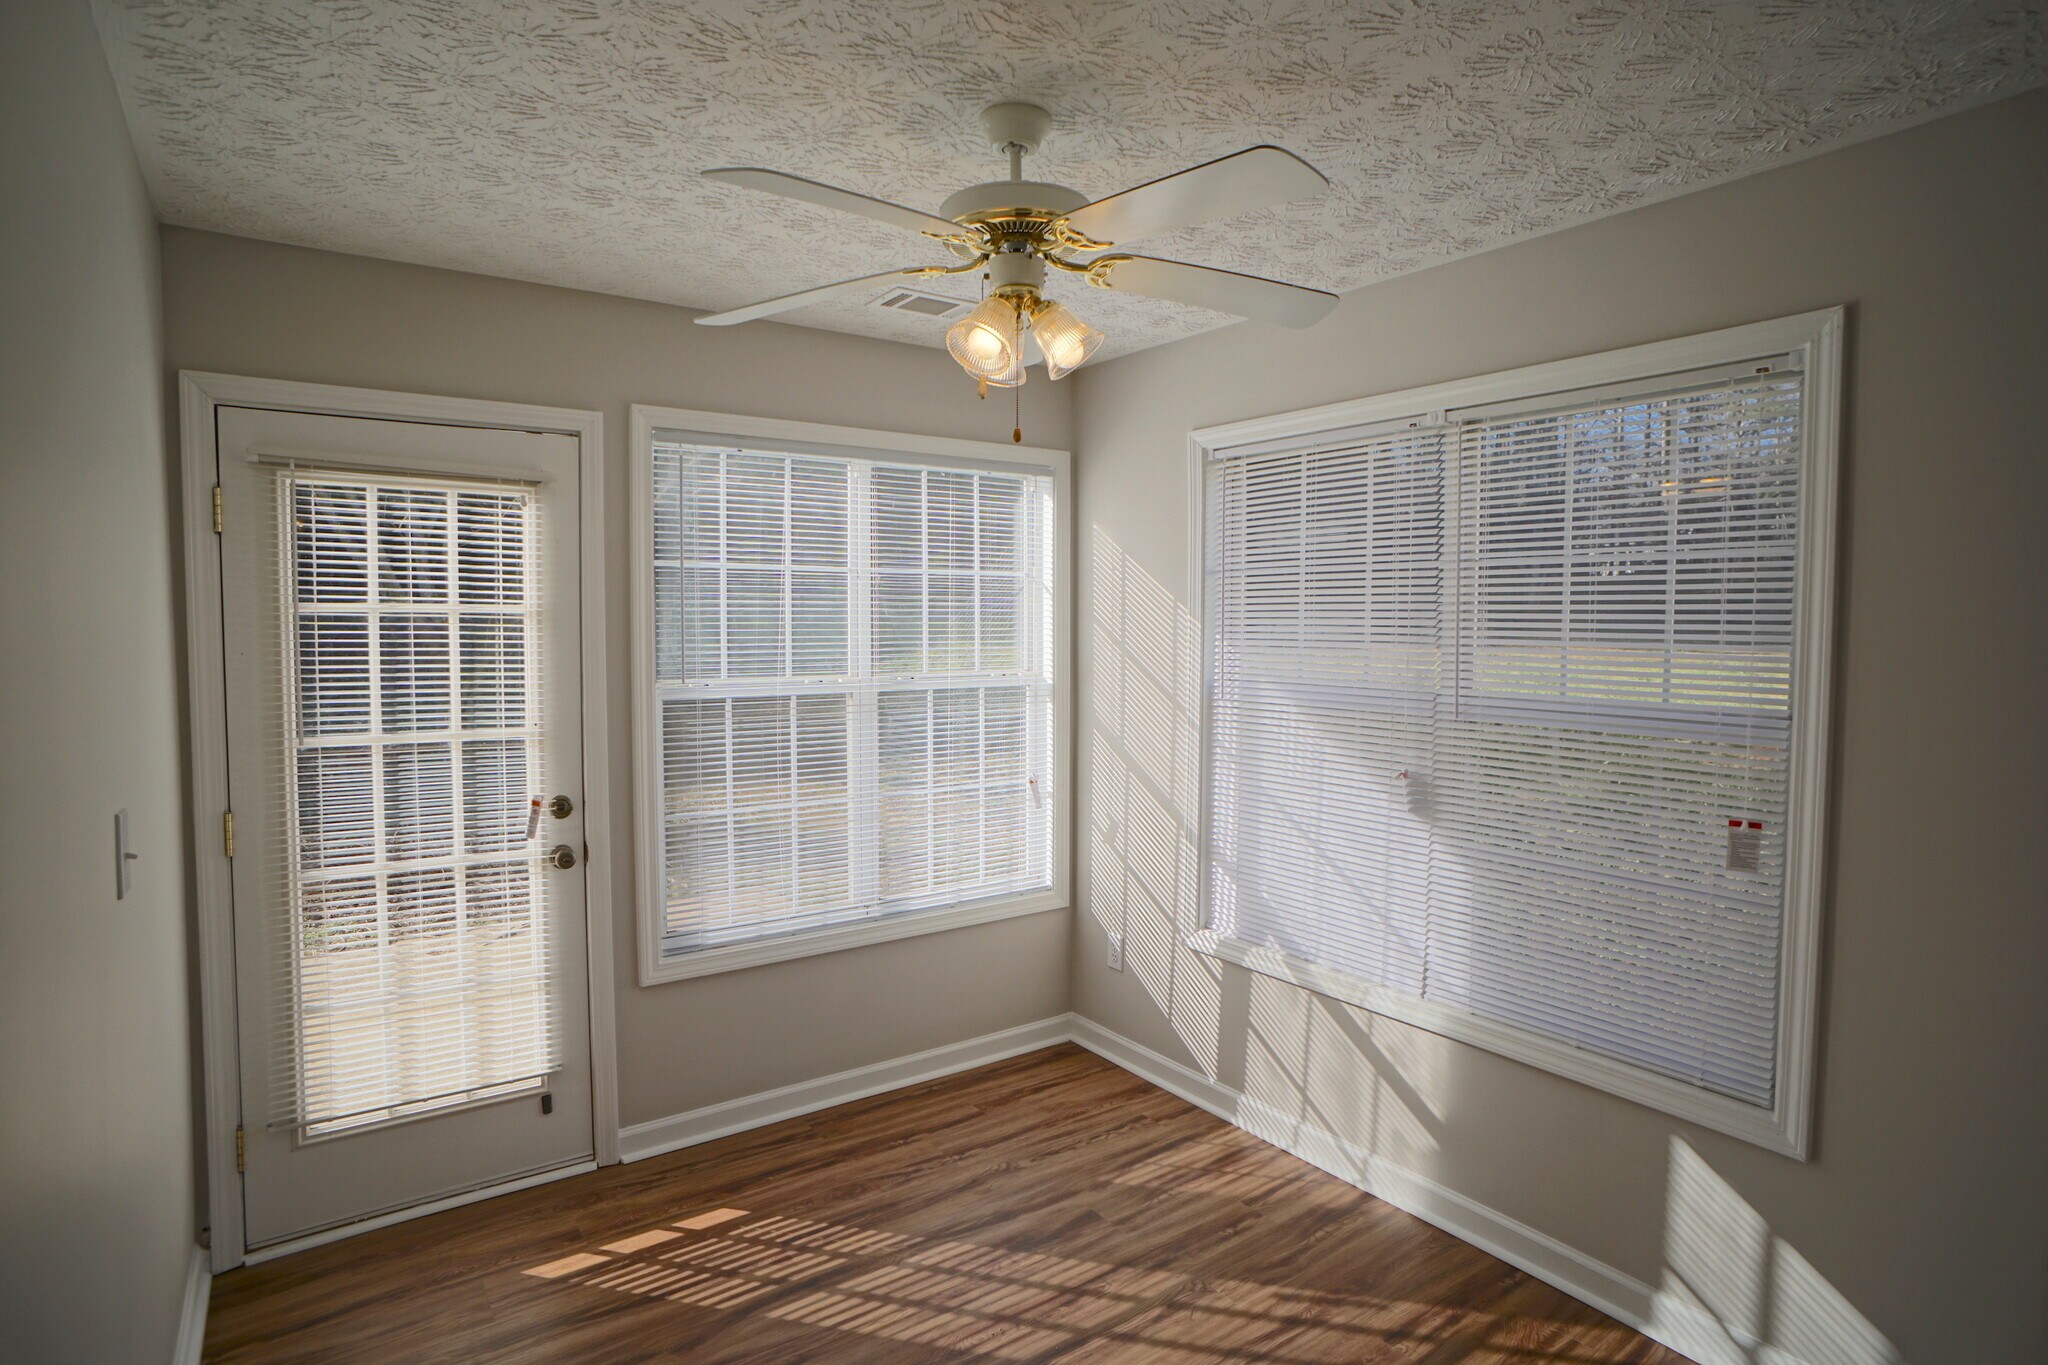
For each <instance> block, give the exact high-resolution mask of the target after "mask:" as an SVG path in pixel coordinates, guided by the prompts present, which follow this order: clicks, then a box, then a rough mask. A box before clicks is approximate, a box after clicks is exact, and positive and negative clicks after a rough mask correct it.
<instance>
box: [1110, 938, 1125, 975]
mask: <svg viewBox="0 0 2048 1365" xmlns="http://www.w3.org/2000/svg"><path fill="white" fill-rule="evenodd" d="M1109 969H1110V970H1111V971H1113V972H1120V971H1122V970H1123V969H1124V936H1123V935H1122V934H1111V935H1110V936H1109Z"/></svg>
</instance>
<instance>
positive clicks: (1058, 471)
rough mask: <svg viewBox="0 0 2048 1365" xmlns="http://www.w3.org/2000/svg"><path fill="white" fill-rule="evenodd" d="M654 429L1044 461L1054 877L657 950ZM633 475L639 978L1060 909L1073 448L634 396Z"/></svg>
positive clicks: (1064, 893) (712, 437) (734, 439)
mask: <svg viewBox="0 0 2048 1365" xmlns="http://www.w3.org/2000/svg"><path fill="white" fill-rule="evenodd" d="M657 431H674V432H683V433H686V434H688V435H690V436H692V437H700V438H703V439H705V440H708V441H718V442H723V443H726V444H731V445H742V446H743V445H747V444H750V443H766V444H770V445H772V444H773V443H775V442H794V443H798V444H801V445H804V446H809V447H813V448H815V447H819V446H828V447H836V448H839V449H842V450H846V451H848V452H849V453H854V454H858V455H861V456H864V457H870V458H874V459H878V460H887V459H890V458H892V457H894V458H901V457H903V456H911V457H919V456H923V457H931V458H935V459H938V460H957V461H961V462H963V463H966V464H978V465H989V464H998V465H1007V466H1010V467H1013V468H1014V467H1017V466H1020V465H1029V466H1033V467H1036V468H1038V469H1042V470H1044V471H1045V472H1046V473H1048V474H1050V475H1051V476H1052V480H1053V564H1052V572H1053V582H1052V602H1053V631H1052V635H1053V660H1052V667H1053V672H1052V677H1053V745H1052V750H1053V782H1052V788H1053V791H1052V811H1051V819H1050V826H1051V831H1052V886H1051V889H1050V890H1046V891H1037V892H1026V893H1023V894H1020V895H1010V896H993V897H986V898H982V899H978V900H969V901H964V902H962V903H960V904H957V905H947V906H938V907H936V908H933V909H927V910H918V911H911V912H907V913H903V914H896V915H885V916H882V917H880V918H877V919H873V920H863V921H861V922H860V923H858V924H847V925H834V926H831V927H828V928H824V929H816V930H812V931H810V932H807V933H799V934H788V935H784V936H781V937H778V938H766V939H758V940H755V941H753V942H749V943H735V944H730V945H728V946H725V947H720V948H704V949H699V950H697V951H695V952H691V953H684V954H677V955H674V956H665V955H664V954H663V953H662V950H661V940H662V928H663V914H662V907H663V906H664V904H665V901H666V898H665V896H664V893H663V875H662V873H663V869H662V860H661V850H662V830H661V764H660V761H659V757H658V755H659V753H660V744H659V737H658V736H659V732H658V727H657V724H656V708H655V687H654V498H653V487H654V435H655V433H656V432H657ZM629 439H630V441H631V450H630V460H631V470H632V486H631V493H630V498H629V503H630V511H631V515H632V522H633V524H632V543H631V549H630V551H629V553H630V554H631V555H632V561H633V563H632V570H633V598H632V603H633V622H632V631H631V634H632V645H633V777H634V799H635V807H636V809H635V811H634V831H635V834H636V836H637V838H638V840H639V848H638V860H637V866H638V870H639V878H638V882H639V887H638V889H639V897H638V900H639V911H640V913H639V916H638V919H639V940H640V984H641V985H643V986H652V985H657V984H659V983H661V982H664V981H684V980H688V979H689V978H691V977H698V976H708V975H711V974H713V973H715V972H729V971H736V970H738V969H740V968H743V967H759V966H762V965H764V964H767V963H770V962H787V961H790V960H791V959H794V958H801V957H812V956H815V955H816V954H819V953H836V952H840V951H842V950H844V949H847V948H858V947H861V946H863V945H865V944H869V943H886V942H889V941H890V940H893V939H901V938H909V937H911V936H913V935H917V934H934V933H939V932H941V931H943V930H947V929H962V928H966V927H967V926H969V925H973V924H989V923H993V922H994V921H996V920H1002V919H1012V918H1015V917H1016V916H1019V915H1037V914H1043V913H1045V912H1047V911H1051V910H1065V909H1066V908H1067V907H1068V905H1069V903H1070V891H1069V887H1070V881H1069V878H1070V875H1071V872H1070V866H1071V864H1070V844H1071V839H1070V834H1071V831H1070V828H1069V820H1068V811H1069V810H1070V809H1071V807H1070V806H1069V804H1068V796H1067V793H1068V783H1069V782H1070V780H1071V777H1072V774H1071V772H1070V769H1071V767H1072V762H1071V755H1072V753H1073V745H1072V743H1071V738H1070V732H1069V728H1068V727H1069V725H1070V724H1071V720H1070V713H1071V708H1072V701H1071V697H1072V688H1071V686H1070V685H1069V681H1068V679H1069V676H1070V675H1069V673H1068V669H1069V668H1070V667H1071V658H1072V639H1071V635H1072V632H1071V628H1070V624H1069V621H1070V613H1071V610H1072V602H1071V598H1072V595H1073V576H1072V559H1073V527H1072V519H1071V516H1070V513H1069V511H1068V508H1069V506H1070V503H1069V483H1070V478H1071V464H1072V460H1071V457H1070V456H1069V454H1068V452H1066V451H1064V450H1050V449H1046V448H1044V447H1040V446H1026V445H1002V444H998V443H996V442H993V441H965V440H957V439H953V438H950V437H942V436H913V435H909V434H907V433H903V432H893V431H872V430H867V429H865V428H860V427H842V426H833V425H830V424H826V423H819V422H793V421H785V420H782V419H779V418H770V417H745V416H739V415H736V414H733V413H722V412H701V411H696V410H693V409H688V408H665V407H655V406H651V405H647V404H641V403H635V404H634V405H633V407H632V422H631V432H630V437H629Z"/></svg>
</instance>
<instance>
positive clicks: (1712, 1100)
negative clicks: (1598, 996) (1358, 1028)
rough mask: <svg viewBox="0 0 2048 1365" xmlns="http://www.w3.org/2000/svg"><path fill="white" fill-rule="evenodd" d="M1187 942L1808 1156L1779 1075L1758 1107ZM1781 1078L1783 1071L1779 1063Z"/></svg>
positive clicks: (1317, 972) (1388, 993) (1233, 950)
mask: <svg viewBox="0 0 2048 1365" xmlns="http://www.w3.org/2000/svg"><path fill="white" fill-rule="evenodd" d="M1187 942H1188V946H1189V947H1191V948H1193V949H1194V950H1195V951H1196V952H1198V953H1202V954H1205V955H1206V956H1209V957H1213V958H1216V959H1218V960H1219V961H1223V962H1232V963H1236V964H1237V965H1238V966H1240V967H1243V968H1245V969H1246V970H1248V971H1254V972H1257V973H1259V974H1260V975H1262V976H1270V977H1272V978H1274V979H1275V980H1278V981H1286V982H1289V983H1291V984H1293V985H1296V986H1299V987H1301V988H1302V989H1303V990H1308V991H1313V992H1315V993H1316V994H1317V995H1323V996H1328V997H1330V998H1331V999H1333V1000H1341V1001H1343V1002H1344V1003H1346V1004H1350V1005H1357V1006H1359V1007H1360V1008H1362V1009H1368V1010H1371V1011H1372V1012H1373V1013H1374V1014H1383V1015H1385V1016H1387V1017H1388V1018H1390V1019H1398V1020H1400V1021H1402V1022H1403V1023H1408V1024H1413V1025H1415V1027H1417V1028H1420V1029H1427V1030H1428V1031H1429V1032H1431V1033H1436V1034H1441V1035H1442V1036H1443V1037H1446V1038H1453V1039H1456V1040H1457V1041H1459V1042H1461V1043H1470V1044H1472V1045H1473V1046H1474V1047H1481V1048H1485V1049H1486V1050H1487V1051H1489V1052H1495V1053H1498V1054H1500V1055H1501V1056H1503V1057H1508V1058H1512V1059H1513V1060H1515V1061H1518V1062H1522V1063H1525V1064H1527V1065H1529V1066H1533V1067H1536V1068H1538V1069H1540V1070H1543V1071H1548V1072H1550V1073H1551V1074H1553V1075H1557V1076H1562V1077H1564V1078H1565V1079H1566V1080H1572V1081H1577V1082H1579V1083H1580V1084H1582V1085H1590V1086H1592V1087H1593V1088H1594V1089H1596V1090H1605V1091H1606V1092H1607V1093H1609V1094H1610V1095H1619V1096H1621V1097H1622V1098H1623V1099H1626V1100H1634V1101H1635V1102H1636V1103H1637V1104H1642V1105H1647V1106H1648V1107H1650V1108H1652V1109H1657V1110H1661V1111H1662V1112H1664V1113H1666V1114H1671V1115H1674V1116H1676V1117H1678V1118H1681V1119H1689V1120H1691V1121H1692V1122H1694V1123H1697V1124H1699V1125H1700V1126H1701V1127H1703V1128H1711V1129H1713V1130H1714V1131H1716V1132H1720V1133H1726V1134H1728V1135H1729V1136H1731V1137H1738V1138H1742V1139H1743V1140H1745V1141H1747V1142H1753V1143H1755V1144H1757V1145H1758V1146H1759V1147H1767V1148H1769V1149H1770V1150H1771V1151H1774V1152H1782V1153H1784V1154H1785V1155H1786V1156H1791V1157H1797V1158H1798V1159H1799V1160H1801V1161H1804V1160H1805V1159H1806V1152H1805V1149H1804V1145H1803V1143H1802V1142H1801V1141H1800V1140H1799V1137H1798V1136H1797V1132H1798V1125H1797V1119H1796V1116H1795V1115H1794V1114H1793V1113H1792V1112H1791V1111H1790V1110H1789V1108H1788V1105H1787V1100H1786V1095H1785V1091H1786V1089H1787V1087H1786V1085H1785V1083H1784V1081H1783V1080H1782V1079H1781V1080H1780V1082H1779V1087H1778V1089H1779V1096H1778V1103H1777V1107H1776V1108H1775V1109H1762V1108H1759V1107H1757V1106H1756V1105H1753V1104H1749V1103H1747V1102H1745V1101H1743V1100H1738V1099H1735V1098H1734V1097H1732V1096H1729V1095H1721V1094H1716V1093H1715V1092H1714V1091H1711V1090H1703V1089H1701V1088H1700V1087H1698V1086H1695V1085H1688V1084H1686V1083H1685V1082H1684V1081H1680V1080H1674V1079H1672V1078H1671V1077H1669V1076H1664V1075H1660V1074H1658V1073H1657V1072H1654V1071H1649V1070H1646V1069H1645V1068H1643V1067H1639V1066H1632V1065H1630V1064H1629V1063H1627V1062H1621V1061H1616V1060H1614V1059H1613V1058H1611V1057H1603V1056H1600V1055H1599V1054H1597V1053H1593V1052H1587V1051H1584V1050H1582V1049H1580V1048H1576V1047H1573V1046H1571V1045H1570V1044H1569V1043H1562V1042H1558V1041H1557V1040H1555V1039H1551V1038H1545V1037H1543V1036H1542V1035H1541V1034H1536V1033H1531V1032H1528V1031H1527V1030H1525V1029H1519V1028H1516V1027H1514V1026H1513V1025H1510V1024H1503V1023H1499V1022H1496V1021H1495V1020H1491V1019H1487V1018H1484V1017H1482V1016H1480V1015H1477V1014H1473V1013H1471V1012H1470V1011H1469V1010H1463V1009H1458V1008H1455V1007H1453V1006H1449V1005H1440V1004H1438V1003H1436V1002H1435V1001H1432V1000H1422V999H1418V998H1417V997H1415V996H1412V995H1408V994H1406V993H1404V992H1401V991H1396V990H1391V989H1389V988H1387V987H1385V986H1377V985H1374V984H1372V983H1371V982H1367V981H1361V980H1359V979H1357V978H1356V977H1352V976H1348V975H1346V974H1345V973H1343V972H1338V971H1333V970H1331V969H1330V968H1328V967H1320V966H1317V965H1316V964H1315V963H1313V962H1307V961H1304V960H1303V959H1301V958H1298V957H1293V956H1290V955H1289V954H1287V953H1283V952H1281V951H1279V950H1278V949H1276V948H1264V947H1259V946H1257V945H1255V944H1250V943H1245V942H1242V941H1240V940H1238V939H1234V938H1227V937H1225V936H1224V935H1222V934H1219V933H1217V932H1216V931H1215V930H1213V929H1203V930H1199V931H1198V932H1196V933H1193V934H1190V935H1188V939H1187ZM1780 1075H1781V1078H1782V1075H1783V1072H1782V1070H1781V1073H1780Z"/></svg>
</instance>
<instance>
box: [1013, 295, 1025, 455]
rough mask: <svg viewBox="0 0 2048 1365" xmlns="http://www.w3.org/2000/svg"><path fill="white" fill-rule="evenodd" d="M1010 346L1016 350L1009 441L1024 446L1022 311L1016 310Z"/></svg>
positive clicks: (1020, 309)
mask: <svg viewBox="0 0 2048 1365" xmlns="http://www.w3.org/2000/svg"><path fill="white" fill-rule="evenodd" d="M1010 344H1011V345H1013V346H1015V347H1016V348H1017V366H1018V368H1017V383H1016V385H1015V386H1014V387H1012V388H1011V390H1010V441H1011V443H1012V444H1013V445H1022V444H1024V369H1023V365H1024V310H1023V309H1022V308H1019V309H1018V310H1017V321H1016V326H1015V328H1014V330H1012V331H1011V333H1010Z"/></svg>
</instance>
